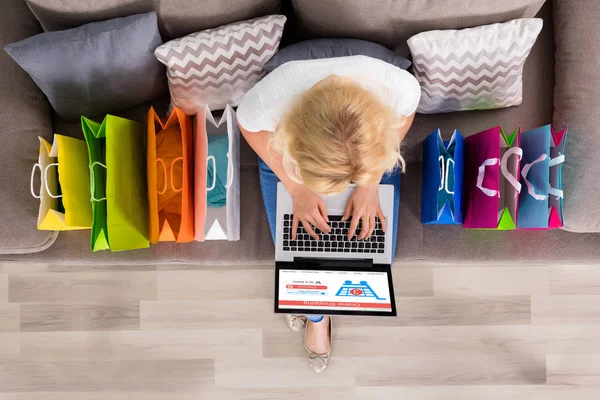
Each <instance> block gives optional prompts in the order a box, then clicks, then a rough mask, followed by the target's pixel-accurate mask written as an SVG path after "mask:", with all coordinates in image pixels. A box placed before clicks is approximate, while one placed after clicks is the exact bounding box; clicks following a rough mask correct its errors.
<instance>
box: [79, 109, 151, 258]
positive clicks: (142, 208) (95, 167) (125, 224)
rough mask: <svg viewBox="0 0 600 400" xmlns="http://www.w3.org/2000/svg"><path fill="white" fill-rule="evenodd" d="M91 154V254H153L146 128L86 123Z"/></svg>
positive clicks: (119, 121) (123, 122)
mask: <svg viewBox="0 0 600 400" xmlns="http://www.w3.org/2000/svg"><path fill="white" fill-rule="evenodd" d="M81 127H82V130H83V134H84V136H85V140H86V142H87V147H88V152H89V159H90V160H89V161H90V164H89V171H90V189H89V190H90V192H91V200H92V216H93V222H92V233H91V248H92V250H93V251H98V250H107V249H110V250H112V251H121V250H133V249H143V248H148V247H149V246H150V243H149V242H148V190H147V187H146V147H145V135H144V127H143V126H142V125H141V124H139V123H137V122H134V121H130V120H128V119H125V118H120V117H115V116H113V115H107V116H106V118H104V120H103V121H102V123H101V124H99V123H97V122H94V121H92V120H90V119H88V118H86V117H83V116H82V117H81Z"/></svg>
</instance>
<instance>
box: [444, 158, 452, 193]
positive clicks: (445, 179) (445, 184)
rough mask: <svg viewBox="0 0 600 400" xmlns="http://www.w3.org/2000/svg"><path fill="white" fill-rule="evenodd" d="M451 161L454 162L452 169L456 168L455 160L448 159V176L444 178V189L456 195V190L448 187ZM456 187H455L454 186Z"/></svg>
mask: <svg viewBox="0 0 600 400" xmlns="http://www.w3.org/2000/svg"><path fill="white" fill-rule="evenodd" d="M450 163H452V169H453V170H454V160H453V159H451V158H448V159H446V177H445V178H444V189H445V190H446V193H448V194H449V195H451V196H454V190H452V191H450V188H448V176H449V175H450ZM452 189H454V188H452Z"/></svg>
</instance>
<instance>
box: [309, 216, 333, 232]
mask: <svg viewBox="0 0 600 400" xmlns="http://www.w3.org/2000/svg"><path fill="white" fill-rule="evenodd" d="M311 222H312V224H313V225H314V226H316V227H317V228H319V229H320V230H321V232H323V233H329V232H331V228H330V227H329V225H328V224H327V222H325V220H324V219H323V216H322V215H321V213H319V212H316V213H314V214H313V215H312V221H311Z"/></svg>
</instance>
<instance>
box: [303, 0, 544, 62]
mask: <svg viewBox="0 0 600 400" xmlns="http://www.w3.org/2000/svg"><path fill="white" fill-rule="evenodd" d="M544 2H545V0H511V1H481V0H463V1H456V0H378V1H377V2H376V3H377V5H376V6H373V2H372V1H365V0H319V1H306V0H292V3H293V6H294V12H295V14H296V17H297V19H298V25H299V26H300V27H301V29H302V30H303V31H304V33H305V36H307V37H310V38H314V37H327V36H329V37H352V38H357V39H365V40H372V41H374V42H378V43H380V44H383V45H384V46H387V47H389V48H392V49H396V50H398V51H399V52H400V53H401V54H407V46H406V41H407V40H408V38H409V37H411V36H413V35H416V34H417V33H419V32H424V31H430V30H434V29H462V28H468V27H473V26H478V25H486V24H492V23H495V22H505V21H508V20H511V19H516V18H530V17H533V16H535V14H536V13H537V12H538V11H539V10H540V8H541V7H542V5H543V4H544Z"/></svg>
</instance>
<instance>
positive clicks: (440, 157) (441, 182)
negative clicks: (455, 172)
mask: <svg viewBox="0 0 600 400" xmlns="http://www.w3.org/2000/svg"><path fill="white" fill-rule="evenodd" d="M438 161H439V162H440V187H438V192H440V191H442V190H443V189H444V177H445V175H446V173H445V172H444V171H445V168H444V156H439V157H438Z"/></svg>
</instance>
